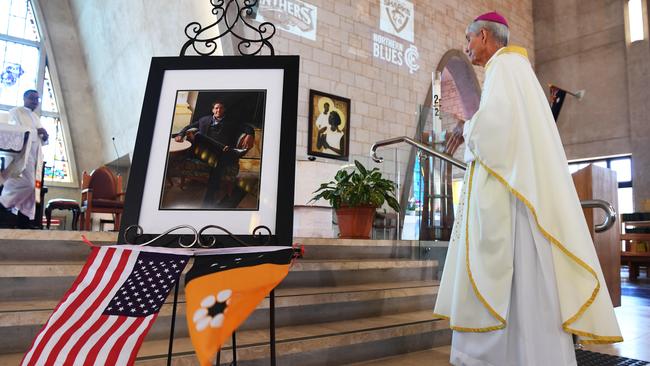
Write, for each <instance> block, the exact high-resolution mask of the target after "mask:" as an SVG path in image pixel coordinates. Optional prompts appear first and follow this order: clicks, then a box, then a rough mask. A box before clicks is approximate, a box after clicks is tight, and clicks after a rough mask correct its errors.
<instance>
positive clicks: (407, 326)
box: [0, 310, 451, 366]
mask: <svg viewBox="0 0 650 366" xmlns="http://www.w3.org/2000/svg"><path fill="white" fill-rule="evenodd" d="M432 317H433V314H432V312H431V310H424V311H415V312H409V313H401V314H394V315H385V316H378V317H370V318H360V319H357V320H355V321H333V322H327V323H312V324H309V325H299V326H288V327H278V328H277V329H276V339H277V342H276V352H277V357H278V358H277V364H278V365H283V366H284V365H287V366H292V365H301V366H312V365H314V366H316V365H333V364H346V363H352V362H359V361H363V360H367V359H372V358H378V357H387V356H391V355H396V354H401V353H407V352H415V351H419V350H424V349H430V348H432V347H436V346H440V345H445V344H449V342H450V339H451V332H450V331H449V330H448V329H447V327H448V323H447V322H446V321H444V320H433V319H432ZM268 342H269V332H268V330H267V329H265V330H241V331H238V332H237V361H238V365H242V366H248V365H268V364H269V357H270V356H269V355H270V351H269V344H268ZM167 350H168V340H167V339H160V340H154V341H145V342H144V343H143V345H142V347H141V349H140V352H139V353H138V358H137V360H136V365H138V366H158V365H160V366H162V365H166V362H167V359H166V357H167ZM21 358H22V354H21V353H13V354H3V355H0V364H2V365H5V364H6V365H9V364H18V363H19V362H20V359H21ZM231 360H232V350H231V347H230V346H229V344H226V345H225V346H224V351H223V352H222V357H221V364H222V365H223V364H228V363H230V362H231ZM333 360H336V361H333ZM172 364H173V365H198V361H197V360H196V356H195V355H194V351H193V348H192V345H191V342H190V340H189V339H188V338H184V337H175V340H174V346H173V362H172Z"/></svg>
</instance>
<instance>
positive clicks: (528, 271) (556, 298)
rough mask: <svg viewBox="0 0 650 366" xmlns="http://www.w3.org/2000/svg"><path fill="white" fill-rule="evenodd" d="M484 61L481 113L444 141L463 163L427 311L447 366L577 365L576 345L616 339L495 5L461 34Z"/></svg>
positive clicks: (526, 80) (572, 202) (541, 117)
mask: <svg viewBox="0 0 650 366" xmlns="http://www.w3.org/2000/svg"><path fill="white" fill-rule="evenodd" d="M466 37H467V46H466V52H467V54H468V56H469V58H470V60H471V61H472V63H473V64H474V65H478V66H483V67H485V70H486V71H485V82H484V86H483V92H482V96H481V102H480V105H479V109H478V111H477V112H476V113H475V114H474V116H473V117H472V118H471V119H470V120H469V121H466V122H464V123H463V122H460V123H459V125H458V126H457V127H456V130H455V132H453V133H452V137H451V138H450V140H449V141H448V145H447V150H448V152H450V153H453V152H454V151H455V150H456V148H457V147H458V145H459V144H460V143H462V142H463V141H464V142H465V144H466V149H465V150H466V153H465V161H466V162H467V163H468V168H467V171H466V173H465V183H464V185H463V189H462V193H461V202H460V204H459V207H458V211H457V215H456V221H455V224H454V228H453V233H452V238H451V240H450V244H449V251H448V253H447V259H446V262H445V267H444V272H443V274H442V280H441V284H440V289H439V292H438V297H437V301H436V306H435V309H434V312H435V314H436V316H438V317H441V318H446V319H448V320H449V323H450V327H451V329H452V330H453V335H452V348H451V360H450V361H451V363H452V364H454V365H470V366H475V365H491V366H522V365H526V366H535V365H553V366H559V365H575V364H576V359H575V354H574V349H573V342H572V337H571V334H575V335H578V336H579V337H580V340H581V342H582V343H613V342H620V341H622V340H623V339H622V337H621V333H620V330H619V327H618V323H617V321H616V317H615V315H614V310H613V307H612V302H611V300H610V298H609V294H608V291H607V287H606V285H605V280H604V278H603V275H602V271H601V268H600V265H599V263H598V258H597V256H596V252H595V249H594V245H593V243H592V240H591V237H590V235H589V231H588V229H587V225H586V222H585V218H584V216H583V213H582V210H581V207H580V202H579V200H578V196H577V194H576V191H575V188H574V185H573V181H572V179H571V176H570V175H569V171H568V167H567V160H566V156H565V154H564V149H563V147H562V142H561V141H560V136H559V134H558V131H557V128H556V126H555V122H554V120H553V116H552V114H551V110H550V107H549V105H548V102H547V99H546V97H545V95H544V93H543V91H542V88H541V86H540V84H539V81H538V80H537V78H536V76H535V73H534V72H533V69H532V67H531V65H530V63H529V61H528V58H527V53H526V50H525V49H523V48H521V47H516V46H508V37H509V31H508V23H507V21H506V19H505V18H504V17H503V16H501V15H500V14H498V13H496V12H492V13H487V14H483V15H481V16H479V17H478V18H476V19H475V20H474V21H473V22H472V23H471V24H470V25H469V27H468V28H467V31H466Z"/></svg>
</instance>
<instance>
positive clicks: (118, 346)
mask: <svg viewBox="0 0 650 366" xmlns="http://www.w3.org/2000/svg"><path fill="white" fill-rule="evenodd" d="M144 320H145V318H144V317H141V316H139V317H137V318H136V319H135V321H134V322H133V324H131V326H130V327H129V329H127V330H126V332H124V333H122V335H121V336H120V337H119V338H117V340H116V341H115V344H113V348H111V350H110V352H109V353H108V357H107V358H106V365H117V359H118V358H119V357H120V352H122V348H123V347H124V343H126V340H127V339H128V338H129V337H130V336H131V335H133V334H134V333H135V331H136V330H138V327H139V326H140V325H141V324H142V322H143V321H144ZM143 333H145V332H143ZM135 350H136V349H135V348H134V349H133V352H132V353H136V352H135Z"/></svg>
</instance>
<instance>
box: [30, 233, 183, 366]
mask: <svg viewBox="0 0 650 366" xmlns="http://www.w3.org/2000/svg"><path fill="white" fill-rule="evenodd" d="M178 253H182V254H178ZM188 260H189V255H187V252H183V251H182V250H175V249H163V248H156V249H154V248H146V247H137V246H130V245H114V246H104V247H101V248H100V247H93V248H92V252H91V254H90V257H89V258H88V261H87V262H86V265H85V266H84V267H83V269H82V270H81V273H80V274H79V276H78V277H77V279H76V280H75V282H74V283H73V284H72V287H71V288H70V290H68V292H67V293H66V294H65V295H64V296H63V299H62V300H61V302H60V303H59V304H58V305H57V307H56V309H55V310H54V312H53V313H52V315H51V316H50V318H49V320H48V321H47V323H46V324H45V326H44V327H43V329H41V331H40V332H39V334H38V335H37V336H36V338H35V339H34V342H33V344H32V346H31V347H30V349H29V351H27V353H26V354H25V356H24V358H23V361H22V365H131V364H133V362H134V360H135V356H136V354H137V352H138V349H139V348H140V345H141V344H142V340H143V339H144V336H145V335H146V334H147V331H148V330H149V328H151V325H152V324H153V322H154V321H155V320H156V317H157V316H158V312H159V310H160V308H161V307H162V306H163V303H164V302H165V299H166V298H167V295H168V294H169V291H170V290H171V289H172V288H173V287H174V285H175V284H176V283H177V281H178V278H179V277H180V274H181V272H182V271H183V269H184V268H185V265H186V264H187V262H188Z"/></svg>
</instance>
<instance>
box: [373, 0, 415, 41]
mask: <svg viewBox="0 0 650 366" xmlns="http://www.w3.org/2000/svg"><path fill="white" fill-rule="evenodd" d="M379 12H380V14H381V15H380V17H379V28H380V29H381V30H382V31H384V32H387V33H390V34H392V35H394V36H397V37H400V38H402V39H404V40H407V41H409V42H411V43H413V38H414V31H413V29H414V26H413V24H414V23H415V20H414V18H415V12H414V8H413V3H412V2H410V1H407V0H381V8H380V9H379Z"/></svg>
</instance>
